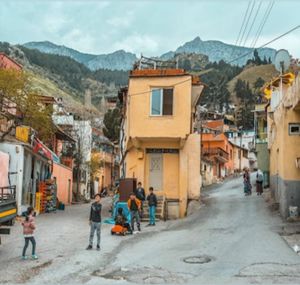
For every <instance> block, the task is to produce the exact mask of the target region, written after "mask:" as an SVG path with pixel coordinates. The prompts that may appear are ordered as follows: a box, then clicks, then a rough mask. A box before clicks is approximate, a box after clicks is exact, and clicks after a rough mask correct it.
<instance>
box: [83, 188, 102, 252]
mask: <svg viewBox="0 0 300 285" xmlns="http://www.w3.org/2000/svg"><path fill="white" fill-rule="evenodd" d="M101 210H102V204H101V196H100V194H96V195H95V202H94V203H93V204H92V206H91V212H90V226H91V232H90V242H89V245H88V247H87V248H86V249H87V250H90V249H92V248H93V241H94V234H95V231H96V232H97V250H98V251H99V250H100V232H101Z"/></svg>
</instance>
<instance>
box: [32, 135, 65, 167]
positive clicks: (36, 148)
mask: <svg viewBox="0 0 300 285" xmlns="http://www.w3.org/2000/svg"><path fill="white" fill-rule="evenodd" d="M33 152H35V153H39V154H40V155H42V156H44V157H46V158H48V159H49V160H52V161H54V162H56V163H60V159H59V157H58V156H57V155H56V154H55V153H54V152H53V151H52V150H50V149H49V148H48V147H46V146H45V145H44V144H43V143H42V142H41V141H40V140H39V139H37V138H35V139H34V141H33Z"/></svg>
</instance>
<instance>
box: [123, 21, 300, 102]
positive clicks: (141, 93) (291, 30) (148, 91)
mask: <svg viewBox="0 0 300 285" xmlns="http://www.w3.org/2000/svg"><path fill="white" fill-rule="evenodd" d="M299 28H300V25H298V26H295V27H294V28H292V29H290V30H288V31H287V32H285V33H283V34H281V35H279V36H277V37H276V38H274V39H272V40H270V41H268V42H266V43H265V44H263V45H261V46H260V47H258V48H257V49H261V48H264V47H265V46H267V45H269V44H271V43H273V42H275V41H277V40H279V39H281V38H283V37H285V36H286V35H288V34H290V33H291V32H293V31H295V30H297V29H299ZM252 52H253V49H252V50H251V51H249V52H247V53H245V54H243V55H241V56H238V57H236V58H235V59H233V60H230V61H229V62H227V63H228V64H230V63H232V62H235V61H237V60H239V59H241V58H243V57H245V56H247V55H249V54H251V53H252ZM188 81H191V78H189V79H185V80H182V81H179V82H177V83H175V84H173V85H172V86H177V85H180V84H183V83H185V82H188ZM151 91H152V90H147V91H143V92H138V93H132V94H130V93H129V94H128V95H127V96H129V97H132V96H137V95H143V94H147V93H150V92H151Z"/></svg>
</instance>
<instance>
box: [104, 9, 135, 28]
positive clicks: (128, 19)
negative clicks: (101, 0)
mask: <svg viewBox="0 0 300 285" xmlns="http://www.w3.org/2000/svg"><path fill="white" fill-rule="evenodd" d="M131 15H132V13H127V14H126V15H125V16H124V17H112V18H110V19H108V20H106V23H107V24H108V25H110V26H112V27H114V28H128V27H130V25H131V23H132V20H133V18H132V16H131Z"/></svg>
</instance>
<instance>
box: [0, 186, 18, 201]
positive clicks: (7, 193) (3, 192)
mask: <svg viewBox="0 0 300 285" xmlns="http://www.w3.org/2000/svg"><path fill="white" fill-rule="evenodd" d="M15 199H16V186H7V187H0V203H1V202H6V201H10V200H15Z"/></svg>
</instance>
